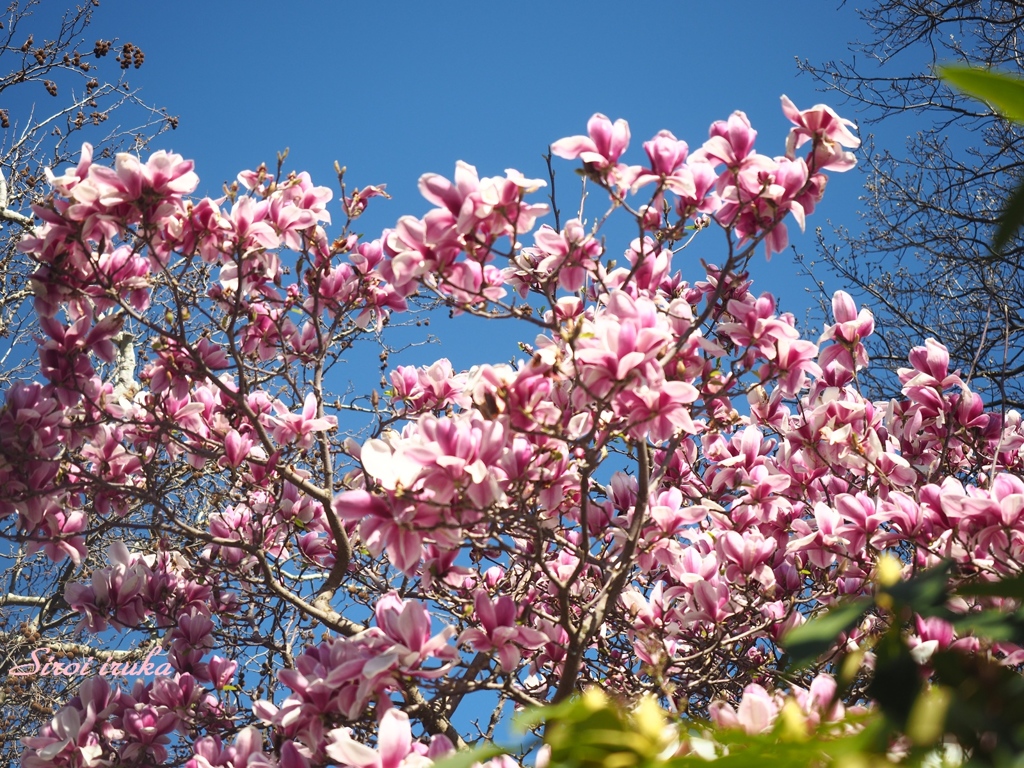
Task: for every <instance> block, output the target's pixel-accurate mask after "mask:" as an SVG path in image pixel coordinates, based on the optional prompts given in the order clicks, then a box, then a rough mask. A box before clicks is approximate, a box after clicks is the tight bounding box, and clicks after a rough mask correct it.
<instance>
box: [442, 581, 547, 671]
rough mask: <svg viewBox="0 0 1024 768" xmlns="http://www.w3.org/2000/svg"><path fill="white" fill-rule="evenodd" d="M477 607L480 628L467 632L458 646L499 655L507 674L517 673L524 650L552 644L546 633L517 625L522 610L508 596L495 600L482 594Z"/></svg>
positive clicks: (474, 603)
mask: <svg viewBox="0 0 1024 768" xmlns="http://www.w3.org/2000/svg"><path fill="white" fill-rule="evenodd" d="M473 606H474V608H475V609H476V617H477V619H478V620H479V621H480V627H470V628H469V629H466V630H464V631H463V632H462V634H461V635H459V641H458V642H459V644H460V645H461V644H463V643H465V644H468V645H470V646H471V647H472V648H473V650H475V651H497V652H498V664H499V666H500V667H501V669H503V670H504V671H506V672H513V671H515V669H516V668H517V667H518V666H519V662H520V660H521V659H522V655H523V654H522V650H523V649H524V648H526V649H530V650H536V649H538V648H542V647H543V646H544V644H545V643H546V642H547V641H548V638H547V636H546V635H545V634H544V633H543V632H540V631H538V630H536V629H532V628H530V627H526V626H522V625H519V624H518V623H517V621H516V619H517V616H518V613H519V609H518V608H517V607H516V604H515V602H514V601H513V600H512V598H510V597H508V596H507V595H500V596H498V597H496V598H495V599H494V600H491V598H490V597H488V595H487V593H486V592H484V591H483V590H478V591H477V593H476V595H475V596H474V598H473Z"/></svg>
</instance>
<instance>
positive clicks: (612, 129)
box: [551, 113, 629, 172]
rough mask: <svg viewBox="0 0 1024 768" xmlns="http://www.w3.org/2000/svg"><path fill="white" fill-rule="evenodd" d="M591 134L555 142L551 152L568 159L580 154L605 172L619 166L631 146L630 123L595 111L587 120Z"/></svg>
mask: <svg viewBox="0 0 1024 768" xmlns="http://www.w3.org/2000/svg"><path fill="white" fill-rule="evenodd" d="M587 133H588V135H587V136H569V137H568V138H565V139H559V140H558V141H556V142H555V143H554V144H552V145H551V154H553V155H555V156H556V157H561V158H564V159H566V160H575V159H576V158H579V159H580V160H582V161H583V162H584V163H592V164H593V165H594V167H595V168H597V169H598V170H599V171H602V172H608V171H610V170H611V169H613V168H615V166H616V163H618V161H619V158H620V157H621V156H622V153H623V152H625V151H626V148H627V147H628V146H629V123H627V122H626V121H625V120H616V121H615V124H614V125H613V124H612V121H611V120H609V119H608V118H607V117H605V116H604V115H602V114H600V113H598V114H595V115H594V116H593V117H591V118H590V120H589V121H588V122H587Z"/></svg>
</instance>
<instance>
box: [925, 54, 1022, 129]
mask: <svg viewBox="0 0 1024 768" xmlns="http://www.w3.org/2000/svg"><path fill="white" fill-rule="evenodd" d="M936 71H937V72H938V74H939V77H941V78H942V79H943V80H945V81H946V82H947V83H949V84H950V85H952V86H953V87H954V88H956V89H957V90H958V91H961V92H963V93H966V94H967V95H968V96H973V97H974V98H976V99H979V100H981V101H986V102H988V103H989V104H991V105H992V106H993V107H994V108H995V109H996V110H997V111H998V112H999V114H1001V115H1003V116H1004V117H1006V118H1007V119H1009V120H1013V121H1015V122H1018V123H1024V81H1022V80H1020V78H1018V77H1015V76H1014V75H1010V74H1007V73H1005V72H993V71H992V70H988V69H981V68H979V67H967V66H963V65H948V66H941V67H937V68H936Z"/></svg>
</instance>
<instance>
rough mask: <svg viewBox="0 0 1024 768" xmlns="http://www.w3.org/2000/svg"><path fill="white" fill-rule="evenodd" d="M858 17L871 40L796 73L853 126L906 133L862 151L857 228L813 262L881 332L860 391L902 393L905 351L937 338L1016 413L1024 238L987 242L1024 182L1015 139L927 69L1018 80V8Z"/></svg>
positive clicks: (928, 9) (1023, 397)
mask: <svg viewBox="0 0 1024 768" xmlns="http://www.w3.org/2000/svg"><path fill="white" fill-rule="evenodd" d="M860 14H861V17H862V18H863V20H864V23H865V26H866V28H867V30H868V34H867V37H866V39H865V40H864V42H857V43H853V44H851V47H850V50H851V53H852V54H853V57H852V58H851V59H850V60H849V61H845V60H837V61H828V62H824V63H821V64H816V63H811V62H807V61H803V62H799V66H800V68H801V69H802V70H803V71H805V72H807V73H809V74H810V75H811V76H813V77H816V78H817V79H818V80H820V81H821V83H822V85H823V86H824V87H825V88H826V89H827V90H829V91H830V92H839V93H842V94H845V95H846V97H847V100H848V101H847V103H848V104H849V105H851V106H852V107H854V108H856V109H858V110H859V112H860V121H861V123H862V127H863V125H864V124H867V125H878V126H879V129H884V130H885V132H886V134H887V135H888V136H891V135H893V134H897V135H898V134H900V133H905V134H907V135H908V138H907V143H906V148H905V150H903V151H897V150H891V149H889V148H887V147H882V148H879V147H876V146H875V145H874V143H873V141H871V140H870V139H869V140H868V142H867V146H866V149H865V151H864V153H863V157H864V159H865V161H866V162H865V163H864V164H863V166H862V167H863V172H864V173H865V174H866V176H867V179H866V183H865V193H864V195H863V196H862V197H861V201H862V204H863V206H864V208H863V213H862V220H861V221H862V224H861V226H860V227H855V228H849V229H848V228H845V227H844V228H840V229H839V230H837V235H838V244H836V243H835V241H834V239H833V238H832V237H831V236H824V237H823V238H822V239H821V247H820V251H819V255H818V258H820V260H821V261H822V262H823V263H824V264H825V266H826V267H827V269H828V270H829V271H830V272H832V273H833V274H834V275H835V277H836V278H837V279H838V280H839V284H840V285H843V286H848V287H850V288H851V289H852V288H856V289H857V293H858V295H859V296H860V297H862V298H863V300H864V301H865V302H866V303H867V304H868V305H870V307H871V309H872V312H873V313H874V315H875V318H876V322H877V323H878V325H879V330H880V332H879V333H877V334H875V336H874V337H873V338H872V341H871V345H870V353H871V357H872V360H874V361H875V363H876V366H872V370H871V371H870V372H868V373H867V374H866V375H865V376H864V377H863V382H862V383H863V384H864V385H865V386H866V387H867V388H868V389H867V391H869V392H871V393H872V394H873V395H875V396H885V397H888V396H892V395H893V394H896V393H898V391H899V388H900V387H899V381H898V379H897V377H896V376H895V372H896V370H897V369H898V368H899V367H900V366H902V365H903V362H902V361H903V360H904V359H905V358H906V355H907V352H908V350H910V349H911V348H912V347H914V346H916V345H918V344H921V343H922V342H923V341H924V340H925V339H927V338H935V339H942V341H943V343H944V344H945V345H946V346H947V348H948V349H949V352H950V357H951V359H952V360H953V365H954V367H957V368H959V369H961V370H962V371H963V372H964V375H965V377H966V378H967V379H968V380H969V381H971V382H972V383H973V386H975V387H976V388H977V390H978V391H979V392H981V393H982V394H983V395H984V397H985V399H986V401H987V402H988V403H990V404H992V405H993V406H995V407H1007V408H1018V409H1020V408H1021V407H1024V376H1022V374H1024V298H1022V297H1024V271H1022V269H1021V260H1022V258H1024V239H1021V238H1020V237H1016V238H1014V239H1013V240H1012V242H1011V243H1010V244H1009V245H1008V246H1007V248H1005V249H1004V250H1003V252H1002V253H999V254H995V253H993V252H992V251H991V250H990V248H989V243H990V242H991V240H992V232H993V229H994V225H995V222H996V220H997V219H998V216H999V213H1000V210H1001V206H1002V205H1003V204H1004V202H1005V201H1006V199H1007V198H1008V196H1009V193H1010V191H1012V190H1013V189H1014V188H1015V187H1016V186H1017V184H1018V182H1019V181H1020V179H1021V177H1022V173H1021V169H1022V168H1024V134H1022V129H1021V126H1019V125H1016V124H1011V123H1008V122H1006V121H1005V120H1003V119H1002V118H1001V117H999V115H998V113H997V112H996V111H995V110H994V109H990V108H986V106H985V105H983V104H980V103H978V102H976V101H972V100H970V99H968V98H967V97H965V96H962V95H959V94H957V93H954V92H953V91H952V90H951V89H950V88H949V87H947V86H946V85H944V84H943V83H942V82H941V81H940V79H939V78H938V76H937V75H936V73H935V71H934V65H935V64H938V63H943V62H946V63H952V62H959V63H968V64H979V65H982V66H985V67H993V68H997V69H1000V70H1004V71H1007V72H1009V73H1011V74H1020V73H1021V72H1022V71H1024V63H1022V60H1021V55H1020V51H1021V50H1022V42H1024V41H1022V39H1021V32H1022V29H1024V4H1021V3H1020V2H1016V1H1014V0H983V1H970V2H968V1H966V0H956V1H952V2H910V1H909V0H882V1H881V2H874V3H869V4H867V5H866V6H865V7H864V9H863V10H862V11H860ZM887 141H888V140H887ZM888 143H890V144H891V143H892V142H888ZM808 266H810V267H811V271H812V272H813V271H814V269H815V267H814V266H813V265H808Z"/></svg>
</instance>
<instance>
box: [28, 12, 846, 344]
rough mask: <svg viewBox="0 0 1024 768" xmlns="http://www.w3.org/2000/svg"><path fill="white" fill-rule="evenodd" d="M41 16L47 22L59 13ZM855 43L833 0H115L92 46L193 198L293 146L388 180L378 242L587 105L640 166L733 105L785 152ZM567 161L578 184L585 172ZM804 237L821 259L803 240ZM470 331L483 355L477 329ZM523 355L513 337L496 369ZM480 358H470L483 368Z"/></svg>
mask: <svg viewBox="0 0 1024 768" xmlns="http://www.w3.org/2000/svg"><path fill="white" fill-rule="evenodd" d="M43 5H44V8H43V11H42V14H43V15H45V14H48V13H56V12H59V11H60V10H61V9H62V8H63V7H64V6H65V2H62V1H61V0H44V3H43ZM860 34H863V30H862V26H861V22H860V21H859V20H858V19H857V18H856V16H855V14H854V12H853V10H852V9H851V8H849V7H846V8H843V9H839V10H837V9H836V8H835V7H834V4H833V3H832V2H830V0H785V2H775V3H768V2H763V0H762V1H760V2H759V1H757V0H717V1H715V2H703V3H696V2H684V1H683V0H676V1H675V2H672V1H671V0H650V1H649V2H646V3H643V4H639V3H636V4H634V3H627V2H621V1H620V2H612V1H611V0H571V1H568V2H567V1H564V0H546V1H544V0H513V1H512V2H502V3H497V2H487V1H485V0H458V1H443V0H434V1H433V2H423V1H414V0H402V1H399V2H360V3H356V2H348V1H347V0H337V1H336V2H328V1H324V2H304V1H303V0H293V1H292V2H282V1H281V0H276V1H275V2H266V1H264V0H248V1H247V2H240V1H236V2H229V1H228V0H205V2H197V1H196V0H174V2H168V1H157V0H147V1H146V2H142V1H140V0H102V4H101V7H100V8H99V9H98V12H97V15H96V23H95V25H94V27H93V28H91V29H90V31H89V35H90V42H91V40H92V39H93V38H95V37H100V36H103V37H113V36H117V37H118V38H119V39H120V40H121V41H122V42H123V41H131V42H133V43H135V44H137V45H139V46H141V47H142V49H143V50H144V51H145V53H146V61H145V65H144V67H143V68H142V69H141V70H139V71H138V72H136V71H134V70H132V71H130V73H129V74H130V78H129V79H130V82H131V83H132V85H133V86H141V87H142V89H143V90H142V95H143V97H144V98H145V99H146V100H147V101H148V102H150V103H151V104H154V105H157V106H166V107H167V109H168V110H169V111H170V113H171V114H176V115H178V116H180V118H181V123H180V127H179V128H178V129H177V131H175V132H173V133H167V134H164V135H163V136H161V137H159V139H158V140H157V142H156V144H155V146H154V148H167V149H172V150H174V151H176V152H179V153H181V154H183V155H185V156H186V157H190V158H193V159H195V160H196V163H197V171H198V173H199V175H200V177H201V179H202V184H201V188H200V192H202V193H205V194H210V195H212V196H216V195H218V194H219V190H220V187H221V183H222V182H224V181H225V180H231V179H233V178H234V176H235V174H236V173H237V172H238V171H239V170H241V169H244V168H251V167H255V166H256V165H257V164H258V163H259V162H260V161H266V162H267V163H268V165H271V164H273V163H274V160H275V157H276V154H277V152H278V151H279V150H281V149H284V148H285V147H288V148H289V149H290V157H289V167H290V168H292V169H296V170H308V171H309V172H310V173H311V174H312V175H313V178H314V180H315V181H317V182H318V183H320V184H326V185H332V184H333V181H334V173H333V170H332V166H333V162H334V161H335V160H338V161H340V162H341V163H342V164H343V165H346V166H348V169H349V175H348V179H349V181H350V182H351V183H353V184H355V185H358V186H363V185H365V184H371V183H387V185H388V191H389V192H390V193H391V194H392V195H393V199H392V200H391V201H390V202H387V203H384V204H381V205H377V206H376V207H375V208H374V209H373V210H372V211H371V214H370V215H367V216H366V217H364V219H363V220H362V221H361V222H360V229H361V230H362V231H364V232H365V233H366V234H367V235H368V236H375V235H376V234H378V233H379V231H380V229H381V228H383V227H386V226H389V225H390V224H392V223H393V222H394V221H395V220H396V219H397V218H398V217H399V216H400V215H403V214H407V213H409V214H415V215H422V214H423V213H424V212H425V211H426V209H427V204H426V203H425V201H423V200H422V199H421V198H420V196H419V194H418V192H417V190H416V181H417V179H418V178H419V176H420V174H422V173H424V172H427V171H433V172H438V173H442V174H446V175H450V174H451V172H452V170H453V168H454V164H455V161H456V160H459V159H464V160H466V161H467V162H470V163H472V164H474V165H476V166H477V167H478V168H479V170H480V172H481V174H482V175H495V174H500V173H502V171H503V170H504V169H505V168H508V167H514V168H517V169H519V170H521V171H523V172H524V173H526V175H527V176H534V177H540V176H543V175H544V174H543V163H542V161H541V155H542V153H543V152H544V151H545V149H546V147H547V145H548V144H549V143H550V142H552V141H554V140H556V139H558V138H561V137H563V136H566V135H571V134H576V133H582V132H584V131H585V124H586V120H587V119H588V117H589V116H590V115H591V114H592V113H594V112H604V113H605V114H607V115H609V116H610V117H612V118H613V119H614V118H618V117H624V118H626V119H627V120H629V122H630V125H631V128H632V135H633V143H632V147H631V157H632V158H633V162H639V157H640V156H642V150H641V148H640V144H641V142H642V141H644V140H646V139H647V138H649V137H651V136H652V135H653V134H654V133H655V132H656V131H658V130H659V129H662V128H667V129H669V130H671V131H673V132H674V133H675V134H676V135H677V136H678V137H679V138H682V139H685V140H687V141H688V142H689V144H690V146H691V148H696V147H697V146H699V145H700V144H701V142H702V141H703V140H704V139H705V138H706V136H707V127H708V125H709V124H710V122H712V121H713V120H716V119H722V118H725V117H727V116H728V115H729V113H730V112H731V111H732V110H734V109H743V110H745V111H746V112H747V113H748V115H749V116H750V118H751V120H752V122H753V123H754V126H755V127H756V128H757V129H758V130H759V132H760V135H759V139H758V148H759V150H760V151H762V152H764V153H765V154H769V155H774V154H781V153H782V152H783V141H784V136H785V132H786V130H787V129H788V122H787V121H786V120H785V119H784V117H783V116H782V114H781V110H780V108H779V96H780V95H781V94H783V93H785V94H787V95H789V96H790V98H792V99H793V100H794V101H795V102H796V104H797V105H798V106H800V107H807V106H811V105H812V104H814V103H817V102H822V101H824V102H826V103H835V102H836V101H837V99H836V98H835V97H834V96H832V97H830V96H829V95H828V94H822V93H819V92H817V91H815V84H814V83H813V82H812V81H811V80H810V79H809V78H806V77H798V76H797V73H796V67H795V64H794V58H795V57H797V56H799V57H802V58H809V59H811V60H815V61H823V60H826V59H830V58H838V57H842V56H845V55H846V47H847V43H848V42H849V41H850V39H852V38H854V37H856V36H858V35H860ZM109 64H111V65H113V62H112V61H111V62H109ZM109 71H111V72H112V71H113V67H110V70H109ZM40 97H41V98H44V99H45V98H46V97H45V95H41V96H40ZM11 107H12V108H14V109H19V108H21V107H19V105H14V104H12V105H11ZM850 116H851V117H854V118H856V116H855V115H850ZM628 159H629V157H627V160H628ZM558 167H559V168H561V169H562V170H563V171H564V172H563V174H562V178H563V179H564V180H565V182H567V183H566V184H565V185H564V186H563V191H567V190H568V189H569V187H570V185H571V183H572V182H573V180H574V178H573V176H572V174H571V167H572V165H571V164H569V163H564V162H562V163H561V164H560V165H559V166H558ZM861 184H862V178H861V177H860V176H859V175H858V174H856V173H849V174H845V175H838V174H837V175H835V176H834V177H833V178H832V181H831V184H830V187H829V190H828V193H827V195H826V198H825V201H824V203H823V204H822V205H821V206H820V207H819V210H818V212H817V213H816V214H815V215H814V216H813V217H812V218H811V219H810V221H809V223H810V225H811V226H810V230H811V231H813V227H814V226H823V227H826V229H827V223H826V219H828V218H831V219H833V220H834V221H836V222H841V223H844V224H848V225H853V224H854V223H855V219H856V210H857V200H856V198H857V195H858V194H859V193H860V189H861ZM563 199H564V200H567V201H571V198H563ZM570 204H571V202H570ZM335 210H337V209H335ZM791 230H792V231H793V232H794V233H796V232H797V230H796V227H795V225H794V226H791ZM720 242H721V241H720V239H718V238H717V237H716V238H711V237H709V238H706V242H705V243H702V244H701V248H700V249H699V250H697V254H698V255H700V256H702V257H704V258H707V259H708V260H709V261H711V262H715V261H720V260H721V256H720V255H719V253H718V252H716V249H717V248H718V247H719V243H720ZM796 243H797V246H798V247H802V249H803V250H805V251H807V252H810V251H812V250H813V243H812V240H811V238H810V237H805V238H803V239H796ZM626 245H627V243H626V242H622V243H609V251H610V253H611V255H613V256H614V255H617V253H618V252H620V251H621V250H622V249H624V248H625V246H626ZM691 263H693V264H694V266H696V265H697V260H696V258H695V257H694V258H693V261H692V262H691ZM698 269H699V268H698ZM690 272H692V274H688V273H690ZM795 272H796V266H795V265H794V263H793V261H792V258H791V256H790V255H789V254H788V253H784V254H779V255H776V256H775V257H774V259H773V260H772V262H771V263H770V264H766V263H765V261H764V260H763V258H758V259H757V260H756V261H755V263H754V266H753V277H754V279H755V287H756V288H757V289H759V290H771V291H773V292H774V293H776V294H777V295H781V296H782V298H783V302H784V308H785V309H788V310H790V311H793V312H794V313H795V314H797V316H798V317H800V318H801V319H802V317H803V313H804V309H805V308H806V307H807V306H808V305H809V304H810V302H811V299H810V296H808V295H806V294H804V292H803V290H802V287H800V286H798V285H797V284H796V283H795V281H794V275H795ZM684 274H686V276H687V277H688V279H691V280H693V279H699V278H700V275H698V274H697V271H696V270H686V271H685V272H684ZM804 284H809V283H807V281H806V280H805V281H804V283H802V284H801V285H804ZM465 327H468V328H472V327H473V326H472V325H470V326H465ZM433 330H435V332H438V333H439V334H440V335H445V330H444V329H443V328H441V327H438V324H436V323H435V325H434V328H433ZM459 334H460V335H462V336H463V337H464V339H465V341H468V342H469V347H470V348H472V347H476V346H477V344H476V343H475V342H476V341H477V339H475V338H471V337H473V336H475V334H474V333H473V332H472V331H465V330H464V327H462V326H460V330H459ZM490 343H491V342H490V341H489V342H488V345H490ZM460 346H465V345H460ZM488 348H489V349H490V348H491V347H490V346H488ZM512 350H514V346H513V345H512V343H511V341H509V344H508V345H507V349H506V348H504V347H503V348H502V349H501V352H500V353H498V355H497V356H498V358H499V359H506V360H507V359H508V357H509V356H510V354H511V351H512ZM450 351H451V350H450V348H449V347H448V346H447V345H446V346H445V349H444V353H445V354H449V353H450ZM437 355H438V353H437V350H436V348H434V349H433V350H431V351H429V352H425V353H423V354H421V355H419V356H418V357H419V360H418V361H419V362H422V361H423V360H424V359H425V358H426V357H436V356H437ZM453 357H461V355H455V354H453ZM474 358H475V359H472V360H468V361H463V362H464V364H469V363H470V362H483V359H481V357H480V355H479V354H476V355H474ZM392 362H393V363H398V362H403V361H401V360H393V361H392Z"/></svg>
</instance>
